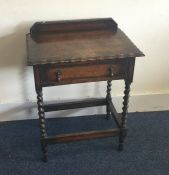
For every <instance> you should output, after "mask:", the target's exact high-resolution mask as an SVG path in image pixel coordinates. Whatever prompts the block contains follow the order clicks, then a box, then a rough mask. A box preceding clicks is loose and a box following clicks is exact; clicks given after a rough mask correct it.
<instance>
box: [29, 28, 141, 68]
mask: <svg viewBox="0 0 169 175" xmlns="http://www.w3.org/2000/svg"><path fill="white" fill-rule="evenodd" d="M41 36H42V37H39V38H38V39H34V38H33V37H31V34H27V35H26V38H27V53H28V60H27V64H28V65H37V64H47V63H67V62H82V61H83V62H85V61H90V60H104V59H123V58H126V57H127V58H128V57H129V58H133V57H140V56H144V54H143V53H142V52H141V51H140V50H139V49H138V48H137V47H136V46H135V45H134V44H133V43H132V42H131V40H130V39H129V38H128V37H127V36H126V35H125V34H124V32H123V31H122V30H120V29H119V28H117V30H115V31H114V30H111V29H110V28H109V29H105V28H103V29H102V28H100V29H99V30H98V29H97V30H91V31H90V30H77V31H71V32H68V31H66V32H56V33H54V32H53V33H52V34H50V33H48V32H46V33H44V34H42V35H41Z"/></svg>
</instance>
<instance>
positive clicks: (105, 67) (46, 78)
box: [42, 62, 126, 85]
mask: <svg viewBox="0 0 169 175" xmlns="http://www.w3.org/2000/svg"><path fill="white" fill-rule="evenodd" d="M125 68H126V63H125V62H117V63H111V64H107V63H106V64H105V63H104V64H93V65H91V64H90V65H74V66H71V67H70V66H69V67H67V66H49V67H46V68H44V69H43V75H42V81H43V83H44V84H45V85H48V84H50V85H51V84H53V83H54V84H66V83H78V82H90V81H95V80H96V81H100V80H106V79H120V77H121V78H122V77H124V74H125Z"/></svg>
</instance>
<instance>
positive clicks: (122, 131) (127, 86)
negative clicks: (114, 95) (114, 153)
mask: <svg viewBox="0 0 169 175" xmlns="http://www.w3.org/2000/svg"><path fill="white" fill-rule="evenodd" d="M130 84H131V83H130V82H127V80H126V81H125V90H124V97H123V100H124V101H123V107H122V118H121V127H120V136H119V150H120V151H122V150H123V142H124V138H125V137H126V134H127V133H126V124H127V112H128V102H129V93H130Z"/></svg>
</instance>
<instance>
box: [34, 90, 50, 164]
mask: <svg viewBox="0 0 169 175" xmlns="http://www.w3.org/2000/svg"><path fill="white" fill-rule="evenodd" d="M36 92H37V104H38V114H39V123H40V134H41V147H42V152H43V161H44V162H46V161H47V155H48V153H47V144H46V143H45V142H44V141H43V139H44V138H46V137H47V133H46V122H45V113H44V108H43V94H42V89H40V90H37V91H36Z"/></svg>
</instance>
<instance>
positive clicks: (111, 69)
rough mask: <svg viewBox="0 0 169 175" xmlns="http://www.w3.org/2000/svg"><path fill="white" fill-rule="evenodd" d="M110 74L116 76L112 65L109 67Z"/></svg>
mask: <svg viewBox="0 0 169 175" xmlns="http://www.w3.org/2000/svg"><path fill="white" fill-rule="evenodd" d="M109 75H110V76H111V77H113V76H114V73H113V68H112V67H110V68H109Z"/></svg>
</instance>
